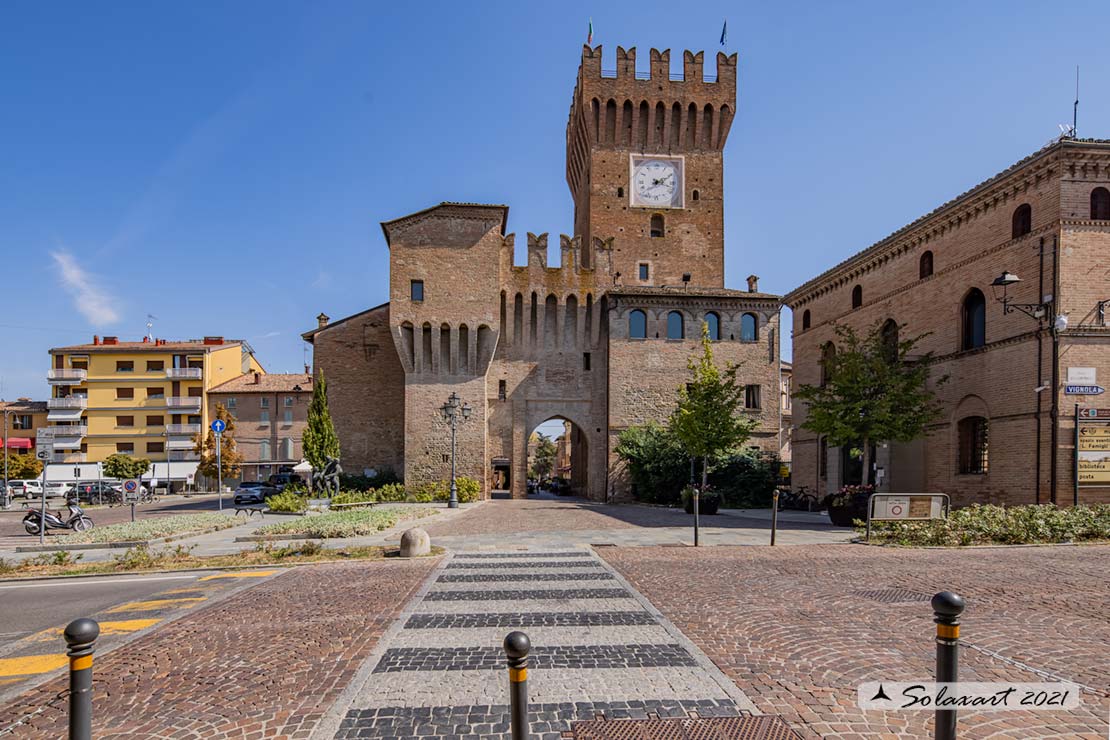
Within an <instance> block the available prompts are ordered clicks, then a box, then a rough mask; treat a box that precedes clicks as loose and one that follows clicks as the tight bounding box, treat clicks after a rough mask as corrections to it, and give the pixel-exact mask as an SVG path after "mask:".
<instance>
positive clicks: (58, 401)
mask: <svg viewBox="0 0 1110 740" xmlns="http://www.w3.org/2000/svg"><path fill="white" fill-rule="evenodd" d="M88 406H89V397H88V396H66V397H65V398H48V399H46V408H48V409H84V408H88Z"/></svg>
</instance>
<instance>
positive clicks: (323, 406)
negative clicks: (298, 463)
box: [301, 370, 339, 470]
mask: <svg viewBox="0 0 1110 740" xmlns="http://www.w3.org/2000/svg"><path fill="white" fill-rule="evenodd" d="M301 447H302V449H303V450H304V456H305V459H306V460H308V462H309V464H311V465H312V467H313V468H315V469H316V470H323V469H324V465H326V464H327V458H328V457H329V456H330V457H339V437H338V436H336V434H335V426H334V425H332V423H331V412H330V411H328V384H327V381H326V380H324V371H323V370H320V371H319V372H318V374H317V377H316V383H315V384H314V385H313V387H312V403H310V404H309V406H308V425H307V426H306V427H305V430H304V434H303V435H302V437H301Z"/></svg>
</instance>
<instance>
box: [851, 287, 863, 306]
mask: <svg viewBox="0 0 1110 740" xmlns="http://www.w3.org/2000/svg"><path fill="white" fill-rule="evenodd" d="M862 305H863V286H861V285H857V286H856V287H854V288H852V308H859V307H860V306H862Z"/></svg>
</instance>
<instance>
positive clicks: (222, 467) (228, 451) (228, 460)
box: [193, 403, 243, 480]
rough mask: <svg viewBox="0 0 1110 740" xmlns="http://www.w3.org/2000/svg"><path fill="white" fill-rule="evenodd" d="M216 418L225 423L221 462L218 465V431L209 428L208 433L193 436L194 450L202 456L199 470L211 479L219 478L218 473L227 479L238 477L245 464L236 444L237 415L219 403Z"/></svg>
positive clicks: (222, 435)
mask: <svg viewBox="0 0 1110 740" xmlns="http://www.w3.org/2000/svg"><path fill="white" fill-rule="evenodd" d="M215 418H216V419H220V420H221V421H223V423H224V425H225V426H224V431H223V433H222V434H221V435H220V436H221V439H220V464H219V466H218V467H217V465H216V433H215V432H213V431H212V429H211V428H209V429H208V431H207V433H203V432H202V433H198V434H197V435H196V436H194V437H193V452H195V453H196V454H197V455H199V456H200V462H198V463H197V470H198V471H200V474H201V475H203V476H204V477H205V478H208V479H209V480H217V474H220V475H222V476H223V478H225V479H226V478H237V477H238V476H239V467H240V466H241V465H242V464H243V454H242V453H241V452H239V450H238V449H237V447H236V445H235V417H234V416H232V415H231V412H229V411H228V410H227V409H226V408H225V407H224V405H223V404H222V403H217V404H216V417H215Z"/></svg>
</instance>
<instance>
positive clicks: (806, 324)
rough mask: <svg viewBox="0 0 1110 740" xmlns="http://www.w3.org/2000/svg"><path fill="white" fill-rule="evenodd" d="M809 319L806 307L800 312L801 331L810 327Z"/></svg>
mask: <svg viewBox="0 0 1110 740" xmlns="http://www.w3.org/2000/svg"><path fill="white" fill-rule="evenodd" d="M810 321H812V319H811V318H810V315H809V309H808V308H807V309H806V310H805V311H803V312H802V331H805V330H806V329H808V328H809V327H810Z"/></svg>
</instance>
